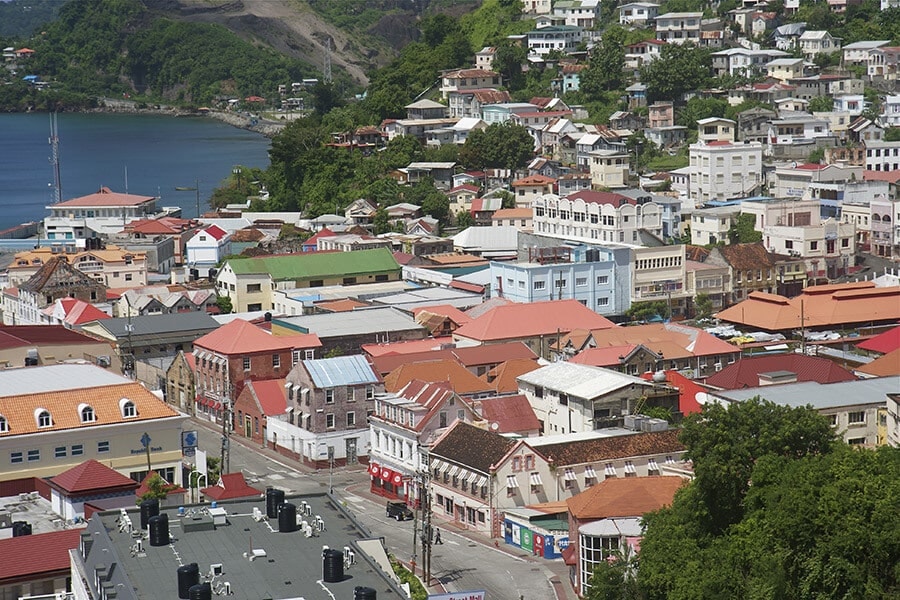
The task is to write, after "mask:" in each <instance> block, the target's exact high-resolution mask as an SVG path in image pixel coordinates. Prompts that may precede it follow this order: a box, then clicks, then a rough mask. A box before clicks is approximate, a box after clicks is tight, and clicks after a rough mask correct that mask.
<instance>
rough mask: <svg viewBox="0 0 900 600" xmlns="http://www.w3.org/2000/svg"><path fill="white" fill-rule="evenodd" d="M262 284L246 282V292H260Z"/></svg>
mask: <svg viewBox="0 0 900 600" xmlns="http://www.w3.org/2000/svg"><path fill="white" fill-rule="evenodd" d="M261 291H262V285H261V284H259V283H248V284H247V293H248V294H252V293H253V292H261Z"/></svg>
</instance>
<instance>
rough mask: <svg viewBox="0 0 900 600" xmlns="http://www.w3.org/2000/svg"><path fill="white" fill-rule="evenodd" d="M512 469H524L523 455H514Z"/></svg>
mask: <svg viewBox="0 0 900 600" xmlns="http://www.w3.org/2000/svg"><path fill="white" fill-rule="evenodd" d="M512 470H513V471H521V470H522V457H521V456H513V459H512Z"/></svg>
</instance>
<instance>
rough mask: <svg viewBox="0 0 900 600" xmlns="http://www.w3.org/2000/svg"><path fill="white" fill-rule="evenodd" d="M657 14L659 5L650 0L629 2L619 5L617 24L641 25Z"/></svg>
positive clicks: (651, 19)
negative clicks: (648, 0) (649, 0)
mask: <svg viewBox="0 0 900 600" xmlns="http://www.w3.org/2000/svg"><path fill="white" fill-rule="evenodd" d="M658 14H659V5H658V4H654V3H652V2H629V3H628V4H622V5H621V6H619V25H625V26H628V25H635V26H637V27H643V26H646V25H648V24H650V23H652V22H653V20H654V19H656V16H657V15H658Z"/></svg>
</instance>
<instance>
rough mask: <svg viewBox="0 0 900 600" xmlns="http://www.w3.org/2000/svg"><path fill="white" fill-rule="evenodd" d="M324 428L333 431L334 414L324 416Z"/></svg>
mask: <svg viewBox="0 0 900 600" xmlns="http://www.w3.org/2000/svg"><path fill="white" fill-rule="evenodd" d="M325 428H326V429H334V413H328V414H326V415H325Z"/></svg>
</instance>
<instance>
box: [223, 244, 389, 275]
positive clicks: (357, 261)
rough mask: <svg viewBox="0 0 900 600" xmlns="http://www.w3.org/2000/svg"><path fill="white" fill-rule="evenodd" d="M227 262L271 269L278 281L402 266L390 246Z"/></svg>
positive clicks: (249, 269)
mask: <svg viewBox="0 0 900 600" xmlns="http://www.w3.org/2000/svg"><path fill="white" fill-rule="evenodd" d="M227 264H228V265H229V266H230V267H231V270H232V271H234V272H235V274H236V275H251V274H257V273H268V274H269V275H271V276H272V279H274V280H275V281H289V280H293V281H301V280H307V279H325V278H328V277H335V276H343V277H352V276H356V275H370V274H375V273H379V274H380V273H386V272H391V271H399V270H400V265H398V264H397V261H396V260H394V255H393V254H392V253H391V251H390V250H388V249H387V248H376V249H374V250H357V251H354V252H309V253H303V254H286V255H281V256H260V257H255V258H235V259H231V260H229V261H228V263H227Z"/></svg>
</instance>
